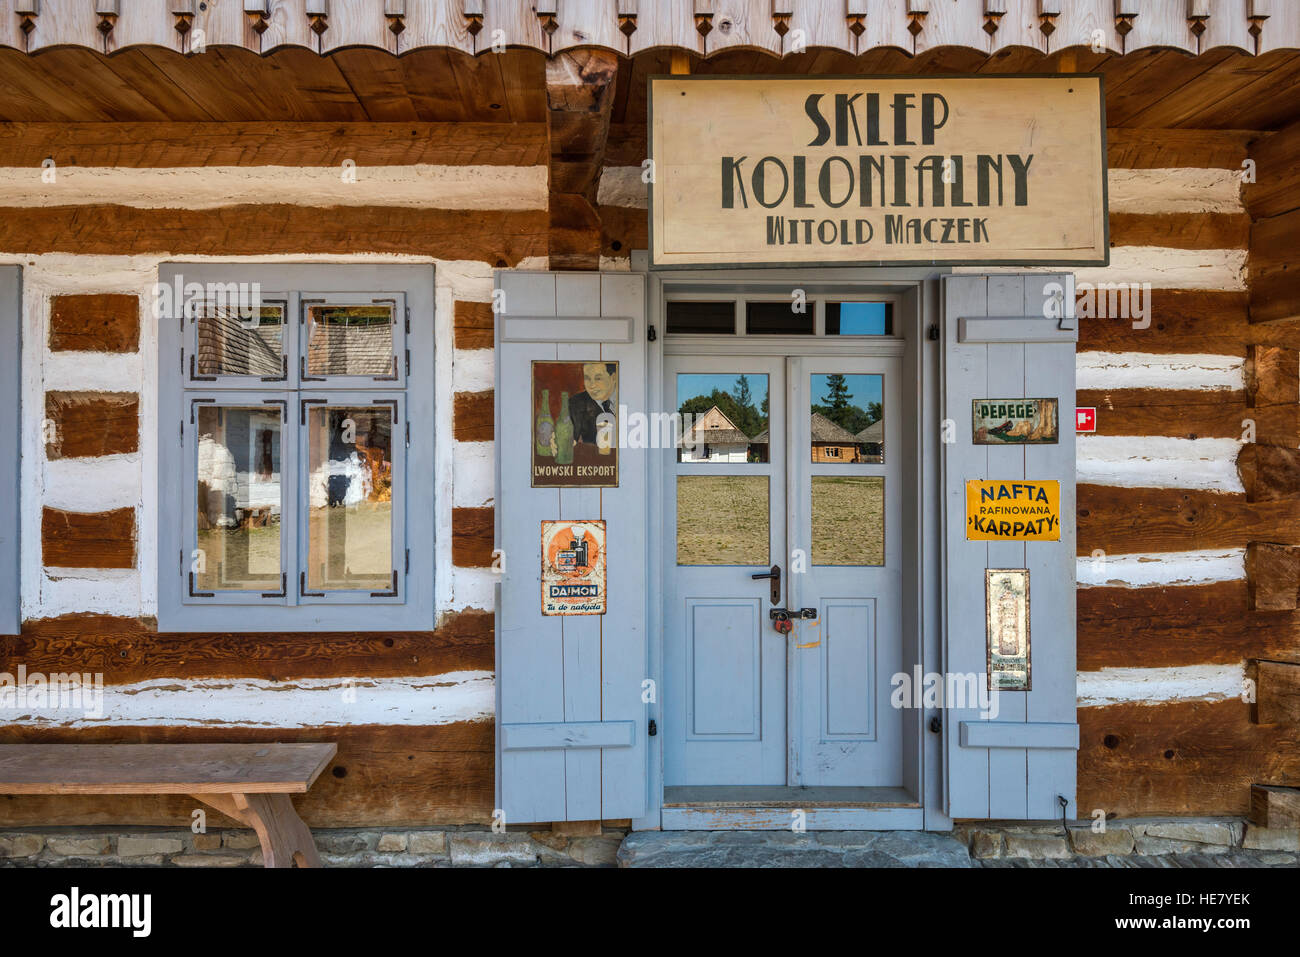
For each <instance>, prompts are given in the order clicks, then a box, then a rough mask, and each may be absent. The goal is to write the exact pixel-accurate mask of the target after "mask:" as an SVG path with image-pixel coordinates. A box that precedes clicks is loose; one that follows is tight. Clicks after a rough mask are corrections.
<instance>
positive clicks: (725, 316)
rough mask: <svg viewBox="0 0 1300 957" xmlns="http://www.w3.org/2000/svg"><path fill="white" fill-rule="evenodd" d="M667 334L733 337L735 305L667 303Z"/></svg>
mask: <svg viewBox="0 0 1300 957" xmlns="http://www.w3.org/2000/svg"><path fill="white" fill-rule="evenodd" d="M666 311H667V313H668V334H669V335H676V334H678V333H695V334H697V335H700V334H703V335H713V336H733V335H735V334H736V304H735V303H734V302H732V301H730V300H727V301H724V302H682V301H680V300H674V301H672V302H669V303H668V305H667V307H666Z"/></svg>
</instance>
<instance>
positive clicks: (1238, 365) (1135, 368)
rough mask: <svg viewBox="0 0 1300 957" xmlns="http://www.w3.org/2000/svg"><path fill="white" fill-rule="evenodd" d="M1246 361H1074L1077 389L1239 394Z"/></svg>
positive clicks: (1100, 356) (1103, 356)
mask: <svg viewBox="0 0 1300 957" xmlns="http://www.w3.org/2000/svg"><path fill="white" fill-rule="evenodd" d="M1245 366H1246V360H1245V359H1243V358H1241V357H1238V356H1218V355H1153V354H1151V353H1145V352H1080V353H1079V354H1078V355H1076V356H1075V358H1074V368H1075V388H1077V389H1186V390H1191V391H1197V392H1200V391H1210V390H1219V389H1227V390H1237V391H1239V390H1242V389H1244V388H1245V387H1246V378H1245Z"/></svg>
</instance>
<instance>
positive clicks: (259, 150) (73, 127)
mask: <svg viewBox="0 0 1300 957" xmlns="http://www.w3.org/2000/svg"><path fill="white" fill-rule="evenodd" d="M0 156H3V157H4V165H6V166H17V167H24V166H30V167H33V168H37V169H39V168H40V166H41V163H42V162H43V161H44V160H45V159H46V157H51V158H53V159H54V161H55V163H56V168H63V167H66V166H100V167H108V166H122V167H132V168H135V167H141V168H143V167H175V166H339V165H341V164H342V163H343V162H344V161H345V160H351V161H352V162H354V163H356V164H357V166H359V167H365V166H410V165H415V164H429V165H443V166H539V165H545V164H546V161H547V146H546V126H545V125H544V124H542V123H422V122H412V123H256V122H254V123H0Z"/></svg>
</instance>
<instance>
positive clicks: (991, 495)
mask: <svg viewBox="0 0 1300 957" xmlns="http://www.w3.org/2000/svg"><path fill="white" fill-rule="evenodd" d="M966 540H967V541H971V542H1059V541H1060V540H1061V483H1060V482H1056V481H1049V482H1038V481H1033V480H1030V479H1005V480H999V479H970V480H968V481H967V482H966Z"/></svg>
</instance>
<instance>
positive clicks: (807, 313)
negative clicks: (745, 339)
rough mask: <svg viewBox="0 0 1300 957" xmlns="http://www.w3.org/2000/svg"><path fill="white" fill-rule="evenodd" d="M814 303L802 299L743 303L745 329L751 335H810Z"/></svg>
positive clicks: (811, 332)
mask: <svg viewBox="0 0 1300 957" xmlns="http://www.w3.org/2000/svg"><path fill="white" fill-rule="evenodd" d="M814 312H815V303H813V302H811V301H808V300H804V301H795V300H791V301H789V302H747V303H745V331H746V332H747V333H749V334H750V335H751V336H811V335H812V334H813V314H814Z"/></svg>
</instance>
